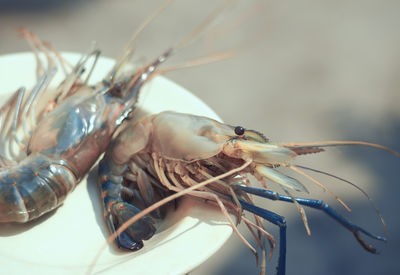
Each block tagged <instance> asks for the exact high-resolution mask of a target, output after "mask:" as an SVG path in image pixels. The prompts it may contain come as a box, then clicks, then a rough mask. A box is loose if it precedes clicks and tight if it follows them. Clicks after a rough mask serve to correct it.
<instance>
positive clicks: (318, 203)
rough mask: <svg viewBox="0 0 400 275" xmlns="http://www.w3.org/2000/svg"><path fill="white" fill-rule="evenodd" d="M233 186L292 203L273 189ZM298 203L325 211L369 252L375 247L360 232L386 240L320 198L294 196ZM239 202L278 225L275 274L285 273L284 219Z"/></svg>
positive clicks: (290, 199) (241, 201) (281, 274)
mask: <svg viewBox="0 0 400 275" xmlns="http://www.w3.org/2000/svg"><path fill="white" fill-rule="evenodd" d="M235 188H237V189H239V190H241V191H244V192H246V193H250V194H253V195H256V196H260V197H263V198H267V199H270V200H279V201H285V202H290V203H293V200H292V198H291V197H288V196H283V195H280V194H279V193H276V192H273V191H268V190H264V189H259V188H254V187H248V186H242V185H236V186H235ZM294 199H295V200H296V201H297V202H298V203H299V204H301V205H305V206H308V207H311V208H314V209H319V210H322V211H323V212H325V213H326V214H327V215H328V216H330V217H331V218H333V219H334V220H336V221H337V222H339V223H340V224H341V225H342V226H344V227H345V228H346V229H348V230H349V231H351V232H352V233H353V234H354V236H355V238H356V239H357V241H358V242H359V243H360V244H361V245H362V247H363V248H364V249H365V250H367V251H369V252H371V253H377V251H376V249H375V248H374V247H373V246H372V245H370V244H368V243H367V242H366V241H364V240H363V239H362V237H361V235H360V233H363V234H365V235H366V236H368V237H370V238H373V239H375V240H378V241H386V238H385V237H382V236H378V235H376V234H373V233H370V232H368V231H366V230H365V229H363V228H361V227H359V226H357V225H355V224H353V223H351V222H350V221H348V220H347V219H346V218H344V217H343V216H341V215H340V214H338V213H337V212H335V211H334V210H333V209H332V208H331V207H330V206H329V205H328V204H327V203H325V202H324V201H322V200H314V199H305V198H294ZM239 202H240V204H241V205H242V207H243V209H245V210H247V211H249V212H251V213H253V214H256V215H257V216H260V217H262V218H264V219H265V220H267V221H269V222H271V223H273V224H276V225H278V226H279V229H280V231H279V237H280V248H279V260H278V267H277V274H278V275H283V274H285V265H286V221H285V218H284V217H282V216H280V215H277V214H275V213H273V212H271V211H268V210H266V209H262V208H260V207H257V206H255V205H253V204H250V203H247V202H245V201H243V200H239Z"/></svg>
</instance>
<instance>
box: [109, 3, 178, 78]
mask: <svg viewBox="0 0 400 275" xmlns="http://www.w3.org/2000/svg"><path fill="white" fill-rule="evenodd" d="M172 1H173V0H167V1H165V2H164V3H163V4H162V5H161V6H160V7H159V8H158V9H156V10H155V11H154V12H153V13H152V14H151V15H150V16H149V17H147V18H146V19H145V20H144V21H143V22H142V23H141V24H140V25H139V27H137V29H136V30H135V32H134V33H133V35H132V36H131V38H130V39H129V41H128V43H126V45H125V47H124V48H123V50H122V52H121V53H120V55H119V57H118V58H117V60H118V62H116V63H115V64H114V66H113V68H112V69H111V71H110V73H109V74H108V75H107V77H106V78H108V79H109V80H110V82H111V83H112V82H113V79H114V77H115V75H116V74H117V72H118V70H119V69H120V68H121V66H122V64H124V63H125V62H126V61H127V60H128V59H129V57H130V56H131V55H132V53H133V50H134V48H135V47H134V45H133V42H134V41H135V40H136V38H137V37H138V36H139V34H140V33H141V32H142V31H143V30H144V29H145V28H146V27H147V26H148V25H149V24H150V23H151V22H152V21H153V20H154V19H155V18H156V17H157V16H158V15H159V14H160V13H161V12H162V11H163V10H164V9H165V8H166V7H167V6H168V5H169V4H170V3H171V2H172Z"/></svg>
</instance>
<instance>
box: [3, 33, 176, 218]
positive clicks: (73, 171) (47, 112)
mask: <svg viewBox="0 0 400 275" xmlns="http://www.w3.org/2000/svg"><path fill="white" fill-rule="evenodd" d="M22 34H23V35H24V36H25V37H26V38H27V39H28V41H29V42H30V43H31V44H32V45H33V49H34V51H35V53H36V57H37V59H38V60H40V57H41V56H40V55H44V56H46V57H47V60H48V62H47V63H48V66H47V68H46V69H43V67H44V66H43V65H42V64H41V63H39V66H38V75H39V79H38V82H37V84H36V85H35V87H34V88H33V89H32V92H31V94H30V96H29V97H28V98H27V99H25V98H24V93H25V89H24V88H21V89H19V90H18V91H17V92H16V93H15V94H14V95H13V96H12V97H11V99H10V100H9V101H8V102H7V103H6V104H5V105H4V106H3V107H1V109H0V112H1V113H0V120H1V123H2V124H1V130H0V131H1V136H2V142H1V147H0V165H1V171H0V222H1V223H10V222H16V223H25V222H28V221H31V220H33V219H36V218H38V217H40V216H41V215H43V214H45V213H47V212H49V211H52V210H53V209H55V208H57V207H59V206H60V205H61V204H62V203H63V201H64V200H65V198H66V197H67V195H68V194H69V193H70V192H71V191H72V190H74V188H75V186H76V185H77V184H78V182H79V181H80V180H81V179H82V178H83V177H84V176H85V175H86V174H87V173H88V171H89V169H90V168H91V167H92V166H93V164H94V163H95V162H96V161H97V159H98V157H99V156H100V155H101V154H102V153H103V152H104V151H105V150H106V148H107V146H108V144H109V143H110V140H111V138H112V136H113V133H114V132H115V130H116V129H117V128H118V126H119V125H121V123H122V122H123V121H124V120H125V119H126V118H127V117H128V116H129V114H130V113H131V112H132V110H133V109H134V108H135V104H136V102H137V98H138V94H139V91H140V88H141V87H142V86H143V84H144V83H146V81H147V80H148V79H149V78H150V77H151V76H152V72H153V71H154V69H155V68H156V67H157V66H158V65H159V64H160V63H162V62H163V60H164V59H165V58H166V56H168V55H169V53H170V52H169V51H167V52H166V53H165V54H163V55H161V56H160V57H158V58H157V59H156V60H155V61H153V62H150V64H148V65H147V66H144V67H143V68H140V69H139V70H137V71H135V70H132V69H130V70H129V69H126V68H127V67H126V66H124V64H125V61H126V60H127V59H128V57H129V56H130V55H131V53H132V51H133V48H132V47H128V48H126V49H125V50H124V51H123V53H122V55H121V58H120V59H119V60H117V61H116V63H115V65H114V67H113V68H112V70H111V71H110V72H109V73H108V75H106V76H105V77H104V79H103V81H101V82H99V83H97V84H96V85H94V86H89V85H87V81H88V78H87V79H81V75H82V73H83V71H84V70H87V69H89V74H88V75H89V76H90V72H91V71H92V70H93V68H94V66H95V64H96V60H97V58H98V57H99V55H100V50H98V49H97V48H94V49H92V50H90V51H89V53H88V54H86V55H84V56H83V57H82V59H81V60H80V61H79V62H78V63H77V64H76V65H75V67H74V68H73V69H72V71H71V73H69V74H67V75H66V78H65V79H64V81H63V82H62V83H61V85H60V86H59V87H58V88H57V94H56V95H55V97H53V99H52V100H51V101H50V103H51V104H48V105H47V106H45V107H43V108H40V109H39V110H36V108H35V106H36V101H39V102H40V101H43V100H44V99H43V98H44V94H47V93H48V90H49V85H50V82H51V79H52V77H53V75H54V73H55V71H56V67H55V60H54V58H53V57H52V56H56V57H57V58H59V59H61V57H60V56H59V55H58V54H57V53H55V54H54V52H53V54H52V51H51V50H47V48H49V47H47V46H46V44H44V43H42V42H40V40H39V39H38V38H37V37H36V36H34V35H33V34H31V33H29V32H27V31H26V30H23V31H22ZM92 56H93V59H94V61H93V62H92V65H91V67H90V63H89V61H90V60H91V58H90V57H92ZM61 63H64V62H63V61H62V60H61ZM87 67H88V68H87ZM89 76H88V77H89ZM10 118H11V119H10ZM10 121H11V122H10ZM15 147H16V148H19V149H20V152H19V153H18V152H16V151H15Z"/></svg>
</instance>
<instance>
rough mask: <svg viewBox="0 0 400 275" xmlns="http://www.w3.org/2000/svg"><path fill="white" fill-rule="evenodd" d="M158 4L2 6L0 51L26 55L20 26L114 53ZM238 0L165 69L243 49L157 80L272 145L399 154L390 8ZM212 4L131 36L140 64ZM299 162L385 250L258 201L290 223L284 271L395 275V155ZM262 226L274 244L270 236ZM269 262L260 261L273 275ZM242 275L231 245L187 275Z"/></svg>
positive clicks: (243, 260)
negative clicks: (373, 250)
mask: <svg viewBox="0 0 400 275" xmlns="http://www.w3.org/2000/svg"><path fill="white" fill-rule="evenodd" d="M162 2H163V1H145V0H134V1H128V0H124V1H123V0H116V1H110V0H108V1H107V0H81V1H77V0H75V1H73V0H70V1H61V0H38V1H28V0H26V1H23V0H14V1H11V0H0V26H1V28H0V37H1V39H0V54H1V55H4V54H8V53H14V52H20V51H29V48H28V47H27V45H26V43H25V42H24V41H22V40H21V39H19V38H18V35H17V33H16V29H18V28H19V27H27V28H28V29H29V30H31V31H33V32H35V33H36V34H37V35H38V36H39V37H41V38H42V39H43V40H46V41H49V42H51V43H52V45H53V46H54V47H56V48H57V49H58V50H61V51H73V52H82V51H84V50H85V49H86V48H87V47H88V46H89V45H90V43H91V41H93V40H95V41H97V43H98V46H99V47H100V48H101V49H102V51H103V55H104V56H108V57H116V56H117V54H118V53H119V51H120V49H121V48H122V47H123V46H124V45H125V43H126V42H127V41H128V39H129V37H130V35H131V34H132V33H133V31H134V30H135V28H136V27H137V26H138V25H139V24H140V23H141V22H142V21H143V20H144V19H145V18H146V17H147V16H148V15H149V14H150V13H151V12H152V11H153V10H155V9H156V8H157V7H159V6H160V5H161V3H162ZM242 2H245V1H242ZM242 2H238V3H236V4H234V5H232V7H230V8H228V9H226V11H224V13H223V14H222V15H221V16H220V17H219V18H218V19H217V20H215V23H213V24H212V25H211V26H210V28H209V30H208V31H206V32H205V33H204V34H203V35H202V36H200V37H199V38H198V39H197V40H195V41H194V43H192V44H190V45H188V46H187V47H186V48H184V49H182V50H181V51H180V52H178V53H177V54H176V56H175V57H173V58H172V60H170V62H169V63H168V65H166V66H165V67H168V66H169V65H170V66H172V65H174V64H180V63H182V62H185V61H189V60H192V59H195V58H197V57H200V56H204V55H207V53H208V52H210V51H211V52H212V51H227V50H239V52H240V53H239V54H238V55H237V56H235V57H234V58H232V59H230V60H226V61H221V62H216V63H213V64H209V65H203V66H198V67H194V68H189V69H183V70H179V71H175V72H172V73H169V74H168V75H167V77H168V78H170V79H172V80H173V81H175V82H176V83H178V84H180V85H182V86H183V87H185V88H186V89H188V90H189V91H191V92H193V93H194V94H196V95H197V96H198V97H200V98H201V99H202V100H203V101H204V102H206V103H207V104H208V105H209V106H211V107H212V108H213V109H214V110H215V111H216V112H217V113H218V114H219V115H220V116H221V117H222V119H223V120H224V121H226V122H228V123H230V124H234V125H243V126H245V127H247V128H251V129H257V130H259V131H261V132H263V133H264V134H265V135H266V136H267V137H269V138H270V139H271V140H273V141H280V142H286V141H287V142H289V141H299V142H300V141H301V142H304V141H319V140H329V139H334V140H346V139H355V140H365V141H370V142H376V143H380V144H383V145H386V146H389V147H392V148H394V149H396V150H397V151H400V108H399V103H400V32H399V29H400V16H399V12H400V2H399V1H390V0H387V1H368V0H353V1H334V2H332V1H316V0H308V1H294V0H293V1H246V3H242ZM217 5H218V3H217V1H196V0H191V1H183V0H176V1H174V2H173V4H171V6H170V7H169V8H167V10H166V11H164V12H163V13H162V14H160V16H158V17H157V18H156V19H155V20H154V22H153V23H152V24H151V25H150V26H149V27H148V28H146V29H145V31H143V33H142V34H141V35H140V37H139V39H138V40H137V54H136V60H137V62H144V61H146V60H147V61H148V60H150V59H151V58H153V57H155V56H156V55H158V54H159V53H161V52H162V51H163V50H165V49H166V48H167V47H168V46H171V45H173V44H174V43H176V42H177V41H179V40H180V39H182V38H183V37H184V36H185V34H188V33H189V32H190V31H191V30H193V29H194V28H195V27H196V25H197V24H198V23H199V22H201V20H203V19H204V18H205V17H206V16H207V15H208V14H210V13H211V12H212V10H213V9H214V8H215V7H216V6H217ZM3 77H7V76H4V75H2V76H0V81H1V78H3ZM297 163H299V164H303V165H306V166H312V167H313V168H316V169H320V170H323V171H326V172H330V173H333V174H335V175H337V176H340V177H344V178H346V179H348V180H350V181H352V182H354V183H356V184H357V185H358V186H360V187H361V188H363V189H364V190H366V191H367V192H368V194H369V195H370V196H371V198H372V199H373V200H374V202H375V204H376V205H377V207H378V208H379V209H380V211H381V212H382V213H383V216H384V218H385V220H386V221H387V238H388V242H387V243H386V244H380V243H374V244H375V245H377V247H378V250H379V252H380V255H372V254H370V253H368V252H366V251H364V250H363V249H362V247H361V246H360V245H359V244H358V243H357V241H356V240H355V239H354V237H353V235H352V234H351V233H350V232H348V231H347V230H345V229H344V228H343V227H341V226H340V225H339V224H338V223H336V222H335V221H333V220H332V219H330V218H329V217H327V216H326V215H324V214H323V213H320V212H318V211H315V210H306V211H307V213H308V218H309V224H310V228H311V236H307V235H306V232H305V230H304V226H303V224H302V222H301V219H300V216H299V214H298V212H297V210H296V208H295V207H294V206H293V205H287V204H285V203H279V202H272V201H265V202H264V201H260V202H259V203H260V204H261V205H263V206H264V207H266V208H267V209H269V210H272V211H275V212H277V213H279V214H281V215H284V216H285V217H286V218H287V222H288V230H287V234H288V247H287V250H288V252H287V273H288V274H297V275H300V274H378V273H379V274H397V273H398V272H399V270H400V264H399V258H400V233H399V232H400V219H399V217H398V210H397V209H398V207H399V206H400V203H399V199H398V194H400V185H399V177H398V174H397V171H398V170H397V168H398V167H399V166H400V159H398V158H396V157H394V156H392V155H391V154H390V153H387V152H381V151H379V150H376V149H371V148H360V147H357V148H354V147H353V148H350V147H347V148H331V149H329V150H328V152H326V153H324V154H322V155H310V156H304V157H302V158H300V159H299V160H298V161H297ZM316 177H318V179H319V180H320V181H321V182H323V183H324V184H326V185H327V186H328V187H329V188H331V189H332V190H334V191H335V192H336V193H337V194H338V195H339V196H340V197H341V198H342V199H343V200H344V201H345V202H346V203H348V204H349V205H350V207H351V208H352V212H351V213H346V211H345V210H344V209H343V207H341V206H340V205H339V204H338V203H337V202H335V200H334V199H332V198H331V197H329V196H328V195H327V194H326V193H324V192H321V191H320V189H319V188H314V187H313V186H310V185H311V184H309V185H307V186H310V187H309V189H310V191H311V196H310V197H313V198H318V199H324V200H326V201H327V202H328V203H329V204H331V205H332V206H333V207H334V208H335V209H337V210H338V211H339V212H340V213H342V214H343V215H345V216H346V217H348V218H349V219H350V220H352V221H354V222H355V223H357V224H359V225H361V226H362V227H364V228H366V229H367V230H370V231H372V232H374V233H379V234H383V226H382V224H381V223H380V221H379V219H378V217H377V215H376V213H375V211H374V208H373V207H372V206H371V204H370V203H369V202H368V200H367V199H366V198H365V197H364V196H363V195H362V194H360V192H358V191H356V190H355V188H353V187H351V186H349V185H348V184H345V183H343V182H339V181H337V180H334V179H331V178H328V177H326V176H316ZM266 226H267V230H268V231H269V232H271V233H272V234H273V235H274V236H276V237H277V238H278V230H277V228H276V227H275V226H273V225H270V224H267V225H266ZM242 229H245V228H242ZM244 231H245V230H243V232H244ZM247 236H249V234H247ZM249 237H250V236H249ZM189 245H190V244H189ZM186 253H190V250H188V251H187V252H186ZM276 254H277V253H275V254H274V256H273V257H272V260H271V261H269V262H268V271H269V272H270V274H272V273H274V268H275V266H276V263H277V257H276ZM245 273H246V274H257V273H258V269H257V267H256V266H255V260H254V257H253V256H252V254H251V253H250V251H249V250H248V249H247V248H246V247H245V246H244V245H243V244H242V243H241V242H240V241H239V240H238V239H237V238H236V236H232V237H231V238H230V240H229V242H228V243H227V244H226V245H225V246H224V247H223V248H222V249H221V250H220V251H219V252H218V253H217V254H215V255H214V256H213V257H212V258H210V259H209V260H208V261H206V262H205V263H203V264H202V265H201V266H199V267H198V268H196V269H195V270H194V271H193V272H192V273H191V274H196V275H201V274H245Z"/></svg>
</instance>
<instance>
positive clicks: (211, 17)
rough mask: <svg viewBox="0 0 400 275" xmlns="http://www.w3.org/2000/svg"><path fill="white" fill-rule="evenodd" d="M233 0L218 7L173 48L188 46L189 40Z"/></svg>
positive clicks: (226, 0) (227, 0) (196, 35)
mask: <svg viewBox="0 0 400 275" xmlns="http://www.w3.org/2000/svg"><path fill="white" fill-rule="evenodd" d="M232 2H233V0H225V1H224V2H223V3H222V4H221V5H220V6H219V7H217V8H216V9H215V10H214V11H213V12H212V13H211V14H209V15H208V16H207V17H206V18H205V19H204V20H203V22H201V24H199V25H198V26H197V27H196V28H195V29H194V30H193V31H192V32H191V33H189V34H188V35H187V36H186V37H185V38H184V39H182V40H181V41H180V42H178V43H177V44H176V45H175V46H174V47H173V48H174V49H179V48H182V47H184V46H186V45H187V44H188V43H189V42H191V41H193V40H194V38H195V37H198V34H199V33H200V32H202V31H203V30H204V29H205V28H206V27H207V26H208V25H209V24H210V23H211V22H212V21H213V20H214V19H215V18H217V17H218V15H219V14H220V13H221V12H222V11H224V10H225V9H226V7H228V6H229V5H230V4H232Z"/></svg>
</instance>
